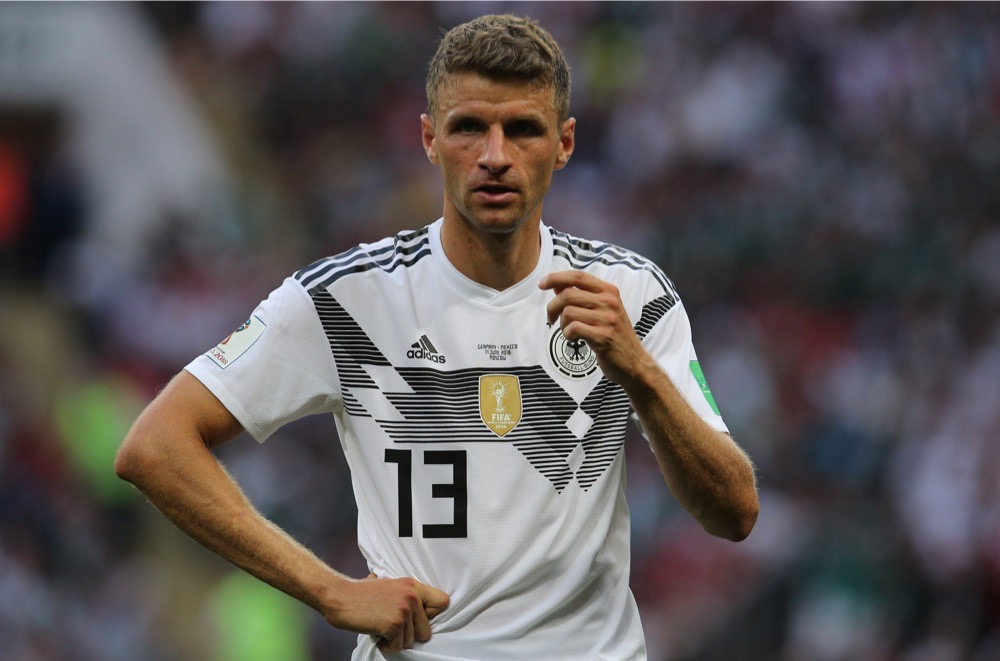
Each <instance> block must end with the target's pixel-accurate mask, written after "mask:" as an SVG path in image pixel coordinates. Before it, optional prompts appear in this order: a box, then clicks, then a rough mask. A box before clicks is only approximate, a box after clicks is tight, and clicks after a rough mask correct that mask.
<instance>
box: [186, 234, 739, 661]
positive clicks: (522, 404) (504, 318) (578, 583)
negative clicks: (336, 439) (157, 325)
mask: <svg viewBox="0 0 1000 661" xmlns="http://www.w3.org/2000/svg"><path fill="white" fill-rule="evenodd" d="M441 224H442V221H441V220H438V221H437V222H435V223H433V224H431V225H429V226H427V227H424V228H423V229H420V230H415V231H407V232H402V233H400V234H399V235H397V236H395V237H391V238H387V239H384V240H382V241H379V242H377V243H372V244H363V245H361V246H358V247H356V248H354V249H352V250H349V251H347V252H345V253H343V254H341V255H338V256H336V257H331V258H327V259H323V260H320V261H318V262H315V263H314V264H312V265H310V266H308V267H306V268H304V269H302V270H301V271H299V272H298V273H296V274H295V275H294V277H290V278H288V279H287V280H286V281H285V282H284V283H283V284H282V285H281V286H280V287H279V288H278V289H276V290H275V291H274V292H272V294H271V295H270V296H269V297H268V298H267V300H265V301H264V302H262V303H261V304H260V306H259V307H258V308H257V309H256V310H255V311H254V312H253V313H252V314H251V315H250V318H249V319H247V321H246V323H244V324H243V325H242V326H241V327H240V328H239V329H238V330H237V331H236V332H234V333H233V334H232V335H230V336H229V337H228V338H226V340H224V341H223V342H222V343H220V344H219V345H218V346H217V347H215V348H214V349H212V350H210V351H209V352H207V353H206V354H204V355H203V356H200V357H198V358H197V359H195V360H194V361H193V362H192V363H191V364H190V365H188V367H187V369H188V371H190V372H191V373H192V374H194V375H195V376H196V377H197V378H198V379H199V380H201V381H202V382H203V383H204V384H205V385H206V386H207V387H208V388H209V389H210V390H211V391H212V392H213V393H214V394H215V395H216V396H217V397H218V398H219V400H220V401H222V403H223V404H224V405H225V406H226V407H227V408H228V409H229V410H230V411H231V412H232V413H233V415H234V416H235V417H236V418H237V419H238V420H239V421H240V422H241V423H242V424H243V426H244V427H245V428H246V429H247V431H249V433H250V434H251V435H253V436H254V437H255V438H256V439H257V440H258V441H264V440H265V439H266V438H267V437H268V436H270V435H271V434H272V433H273V432H274V431H275V430H276V429H278V428H279V427H280V426H282V425H283V424H285V423H287V422H290V421H292V420H295V419H297V418H300V417H302V416H305V415H308V414H313V413H320V412H329V413H332V414H333V417H334V419H335V420H336V426H337V430H338V432H339V436H340V442H341V444H342V446H343V450H344V453H345V455H346V457H347V461H348V463H349V465H350V469H351V479H352V481H353V487H354V495H355V498H356V499H357V506H358V541H359V545H360V547H361V551H362V552H363V553H364V556H365V557H366V558H367V560H368V564H369V566H370V568H371V571H373V572H374V573H375V574H377V575H378V576H380V577H385V578H396V577H404V576H410V577H413V578H415V579H417V580H419V581H421V582H423V583H426V584H428V585H432V586H434V587H437V588H440V589H441V590H444V591H445V592H447V593H448V594H449V595H450V596H451V604H450V605H449V607H448V608H447V609H446V610H445V611H443V612H442V613H441V614H439V615H438V616H437V617H435V618H434V620H433V622H432V631H433V635H432V637H431V639H430V640H429V641H428V642H426V643H419V642H418V643H416V645H415V647H414V649H413V650H410V651H406V652H404V653H403V654H400V655H396V656H393V658H399V659H439V660H440V659H489V660H491V661H492V660H496V659H549V660H551V659H572V660H574V661H578V660H580V659H616V660H622V659H643V658H645V655H646V653H645V644H644V641H643V634H642V628H641V625H640V622H639V614H638V610H637V608H636V605H635V601H634V599H633V597H632V593H631V591H630V590H629V585H628V582H629V512H628V508H627V506H626V503H625V486H624V474H625V467H624V463H623V458H624V456H623V447H622V446H623V439H624V435H625V428H626V425H627V423H628V420H629V417H630V405H629V401H628V398H627V397H626V395H625V393H624V391H623V390H622V389H621V388H620V387H619V386H617V385H616V384H614V383H612V382H610V381H608V380H607V379H606V378H604V376H603V374H602V373H601V370H600V368H599V366H598V365H597V362H596V356H595V355H594V352H593V351H592V350H591V349H590V347H588V346H587V345H586V344H585V343H583V342H567V341H566V339H565V337H564V336H563V335H562V332H561V331H560V330H559V325H558V324H555V325H554V326H549V325H548V323H547V318H546V308H545V306H546V304H547V303H548V302H549V301H550V300H551V299H552V297H553V295H554V294H553V293H552V292H551V291H543V290H540V289H539V288H538V281H539V279H540V278H541V277H542V276H543V275H544V274H546V273H549V272H552V271H560V270H564V269H583V270H586V271H588V272H590V273H592V274H593V275H595V276H597V277H598V278H601V279H603V280H606V281H609V282H611V283H613V284H615V285H616V286H617V287H618V288H619V290H620V292H621V296H622V298H623V301H624V303H625V306H626V309H627V311H628V314H629V318H630V319H631V320H632V322H633V324H634V327H635V330H636V332H637V333H638V335H639V337H640V338H641V339H642V341H643V344H644V346H645V347H646V348H647V350H648V351H649V352H650V353H651V354H652V355H653V356H654V357H656V359H657V360H658V361H659V363H660V365H661V366H662V367H663V369H664V370H665V371H666V372H667V374H668V375H669V376H670V378H671V380H672V381H673V383H674V384H675V385H676V386H677V388H678V389H679V390H680V392H681V393H682V394H683V395H684V397H685V399H686V400H687V401H688V402H689V403H690V405H691V406H692V407H693V408H694V410H695V411H697V412H698V413H699V414H700V415H701V417H703V418H704V419H705V420H706V421H707V422H708V423H709V424H710V425H711V426H712V427H714V428H715V429H718V430H720V431H726V427H725V425H724V423H723V421H722V418H721V417H720V416H719V414H718V411H717V410H716V408H715V404H714V401H713V400H712V398H711V393H710V392H709V391H708V388H707V386H706V385H705V383H704V378H703V376H702V374H701V370H700V369H699V368H698V363H697V357H696V355H695V351H694V348H693V346H692V343H691V330H690V324H689V322H688V318H687V315H686V313H685V311H684V308H683V306H682V304H681V302H680V299H679V298H678V296H677V292H676V291H675V289H674V286H673V284H672V283H671V282H670V281H669V280H668V279H667V278H666V277H665V276H664V275H663V273H662V272H661V271H660V269H659V268H658V267H657V266H656V265H654V264H653V263H652V262H650V261H649V260H647V259H644V258H642V257H640V256H638V255H636V254H635V253H633V252H630V251H628V250H624V249H622V248H619V247H616V246H613V245H610V244H606V243H601V242H596V241H585V240H581V239H577V238H574V237H571V236H569V235H567V234H564V233H561V232H558V231H555V230H552V229H550V228H548V227H546V226H544V225H542V226H541V241H542V251H541V257H540V259H539V263H538V266H537V268H536V269H535V270H534V272H533V273H532V274H531V275H529V276H528V277H527V278H525V279H524V280H523V281H522V282H520V283H518V284H516V285H514V286H512V287H510V288H508V289H506V290H504V291H500V292H498V291H495V290H493V289H490V288H488V287H485V286H483V285H481V284H478V283H476V282H474V281H472V280H470V279H468V278H466V277H465V276H464V275H462V274H461V273H460V272H459V271H458V270H457V269H456V268H455V267H454V266H453V265H452V264H451V263H450V262H449V261H448V259H447V258H446V257H445V255H444V251H443V249H442V246H441V240H440V232H441ZM650 460H651V461H652V460H653V459H652V457H651V458H650ZM664 497H667V491H666V487H664ZM354 658H355V659H381V658H383V657H382V655H381V653H380V652H379V651H378V650H377V649H376V647H375V642H374V641H373V640H371V638H370V637H368V636H359V638H358V648H357V649H356V651H355V654H354Z"/></svg>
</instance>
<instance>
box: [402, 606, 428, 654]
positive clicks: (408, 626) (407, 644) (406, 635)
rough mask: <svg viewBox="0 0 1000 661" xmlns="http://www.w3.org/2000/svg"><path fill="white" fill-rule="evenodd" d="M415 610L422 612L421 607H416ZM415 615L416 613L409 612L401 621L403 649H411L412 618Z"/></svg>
mask: <svg viewBox="0 0 1000 661" xmlns="http://www.w3.org/2000/svg"><path fill="white" fill-rule="evenodd" d="M417 610H418V611H419V612H421V613H422V612H423V609H422V608H417ZM415 615H416V613H411V614H409V615H408V616H407V617H406V619H405V620H404V621H403V640H402V647H403V649H404V650H409V649H413V635H414V631H413V629H414V627H413V618H414V617H415Z"/></svg>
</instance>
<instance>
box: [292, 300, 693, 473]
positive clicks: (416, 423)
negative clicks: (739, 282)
mask: <svg viewBox="0 0 1000 661" xmlns="http://www.w3.org/2000/svg"><path fill="white" fill-rule="evenodd" d="M309 294H310V296H311V297H312V299H313V302H314V304H315V306H316V312H317V314H318V315H319V319H320V322H321V324H322V326H323V331H324V333H325V334H326V337H327V340H328V342H329V344H330V350H331V352H332V353H333V357H334V360H335V361H336V364H337V370H338V373H339V375H340V381H341V385H342V390H343V400H344V410H345V411H346V412H347V413H348V414H349V415H351V416H354V417H367V418H373V419H375V421H376V422H377V423H378V424H379V426H380V427H381V428H382V429H383V430H385V432H386V434H388V435H389V437H390V438H391V439H392V440H393V441H394V442H396V443H457V442H462V443H511V444H512V445H513V446H514V447H516V448H517V449H518V450H519V451H520V452H521V454H522V455H523V456H524V457H525V458H526V459H527V460H528V461H529V462H530V463H531V465H532V466H533V467H534V468H535V469H536V470H538V471H539V472H540V473H541V474H542V475H544V476H545V477H546V478H547V479H548V480H549V481H550V482H551V483H552V485H553V487H555V489H556V491H558V492H561V491H562V490H563V489H565V488H566V486H567V485H568V484H569V483H570V482H571V481H572V480H573V479H574V477H575V478H576V480H577V483H578V484H579V485H580V487H581V488H583V489H584V490H588V489H589V488H590V487H591V486H593V485H594V483H595V482H596V481H597V480H598V479H599V478H600V476H601V475H602V474H603V473H604V472H605V471H606V470H607V469H608V467H609V466H610V465H611V464H612V463H613V462H614V460H615V459H616V458H617V457H618V455H619V454H620V452H621V448H622V445H623V442H624V437H625V427H626V425H627V423H628V414H629V406H630V404H629V400H628V397H627V396H626V395H625V391H624V390H622V388H621V387H620V386H618V385H617V384H614V383H612V382H611V381H609V380H608V379H606V378H603V377H602V378H601V379H600V380H599V381H598V383H597V384H596V385H595V386H594V388H593V389H592V390H591V392H590V393H589V394H588V395H587V397H586V398H585V399H584V401H583V402H582V403H580V404H579V405H578V404H577V402H576V401H575V400H574V399H573V398H572V397H571V396H570V395H569V393H567V392H566V390H565V389H564V388H563V387H562V386H561V385H559V383H558V382H557V381H555V380H554V379H553V378H552V377H551V376H549V375H548V373H547V372H546V371H545V370H544V369H543V368H542V367H541V366H537V365H536V366H531V367H519V368H511V369H506V370H496V369H488V368H472V369H459V370H450V371H444V370H438V369H434V368H431V367H393V369H394V370H395V371H396V373H397V374H398V375H399V376H400V378H401V379H402V380H403V382H405V383H406V385H407V386H408V387H409V392H384V391H383V392H381V395H382V396H383V397H384V398H385V399H386V400H387V401H388V402H389V403H390V404H391V405H392V407H393V408H394V409H395V410H396V411H397V412H398V413H399V416H398V418H399V419H380V418H376V417H375V416H374V415H373V414H372V413H371V412H370V411H368V410H366V409H365V407H364V405H363V404H362V403H361V402H360V401H359V399H358V397H357V396H356V395H355V394H354V393H355V392H356V391H358V390H362V389H365V390H378V386H377V385H376V383H375V381H374V380H373V379H372V378H371V377H370V376H369V375H368V373H367V372H366V371H365V369H364V366H365V365H370V366H379V367H386V366H390V367H391V365H390V363H389V361H388V359H387V358H386V357H385V356H384V355H383V354H382V352H381V351H379V349H378V347H376V346H375V344H374V343H373V342H372V341H371V339H370V338H369V337H368V335H367V334H366V333H365V332H364V330H363V329H362V328H361V327H360V326H359V325H358V323H357V322H356V321H355V320H354V318H353V317H351V315H350V313H348V312H347V310H345V309H344V307H343V306H342V305H340V303H339V302H337V300H336V299H334V298H333V296H332V295H331V294H330V293H329V291H327V290H326V289H320V288H316V289H313V290H311V291H310V292H309ZM675 302H676V299H675V298H673V297H672V296H670V295H669V294H666V295H664V296H661V297H660V298H657V299H655V300H653V301H650V302H649V303H647V304H646V305H645V306H644V307H643V310H642V314H641V315H640V320H639V323H638V324H637V328H636V331H637V333H640V336H641V337H645V335H646V334H647V333H648V332H649V330H650V329H651V328H652V327H653V326H654V325H655V324H656V323H657V322H658V321H659V320H660V319H661V318H662V317H663V315H664V314H666V312H667V311H668V310H669V309H670V308H671V307H672V306H673V304H674V303H675ZM640 327H641V330H640ZM498 373H502V374H508V375H512V376H516V377H517V378H518V381H519V383H520V390H521V420H520V422H519V423H518V424H517V426H516V427H514V429H512V430H511V431H510V432H509V433H507V435H506V436H504V437H502V438H501V437H498V436H497V435H496V434H494V433H493V432H492V431H491V430H490V429H489V428H488V427H487V426H486V425H485V424H484V423H483V421H482V418H481V414H480V410H479V378H480V377H481V376H484V375H487V374H498ZM578 411H582V413H583V414H585V415H586V416H587V418H589V423H590V424H589V426H588V427H587V429H586V432H585V433H584V434H583V436H582V438H578V437H577V435H576V434H574V433H573V431H572V429H571V425H570V421H571V418H573V417H574V415H579V414H578ZM394 417H395V416H394ZM578 447H579V448H581V449H582V452H583V459H582V462H580V463H579V467H578V468H577V469H576V470H574V468H573V466H572V465H571V461H570V459H571V456H572V455H573V453H574V452H575V451H576V449H577V448H578Z"/></svg>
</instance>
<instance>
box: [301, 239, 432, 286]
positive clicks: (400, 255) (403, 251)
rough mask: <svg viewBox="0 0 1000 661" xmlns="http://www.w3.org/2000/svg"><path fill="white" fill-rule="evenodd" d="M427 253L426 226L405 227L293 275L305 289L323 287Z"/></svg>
mask: <svg viewBox="0 0 1000 661" xmlns="http://www.w3.org/2000/svg"><path fill="white" fill-rule="evenodd" d="M430 254H431V245H430V237H429V228H428V227H423V228H421V229H418V230H406V231H403V232H400V233H399V234H397V235H395V236H390V237H386V238H384V239H381V240H380V241H376V242H374V243H362V244H360V245H357V246H355V247H354V248H351V249H350V250H346V251H344V252H342V253H340V254H339V255H334V256H332V257H324V258H323V259H319V260H317V261H315V262H313V263H312V264H310V265H309V266H306V267H305V268H303V269H300V270H299V271H297V272H296V273H295V274H294V276H293V277H294V279H295V280H297V281H298V282H299V284H301V285H302V287H303V288H305V289H306V290H307V291H310V290H313V289H317V288H325V287H329V286H330V285H332V284H333V283H334V282H336V281H337V280H340V279H341V278H344V277H347V276H350V275H355V274H358V273H364V272H366V271H370V270H372V269H379V270H381V271H382V272H384V273H392V272H393V271H395V270H396V269H398V268H400V267H404V268H405V267H408V266H412V265H413V264H416V263H417V262H418V261H419V260H421V259H423V258H424V257H427V256H429V255H430Z"/></svg>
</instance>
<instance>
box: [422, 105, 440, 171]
mask: <svg viewBox="0 0 1000 661" xmlns="http://www.w3.org/2000/svg"><path fill="white" fill-rule="evenodd" d="M420 138H421V140H422V141H423V143H424V152H425V153H426V154H427V160H429V161H430V162H431V163H433V164H434V165H437V164H438V156H437V145H436V144H435V143H434V122H432V121H431V118H430V117H429V116H427V115H426V114H423V115H420Z"/></svg>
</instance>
